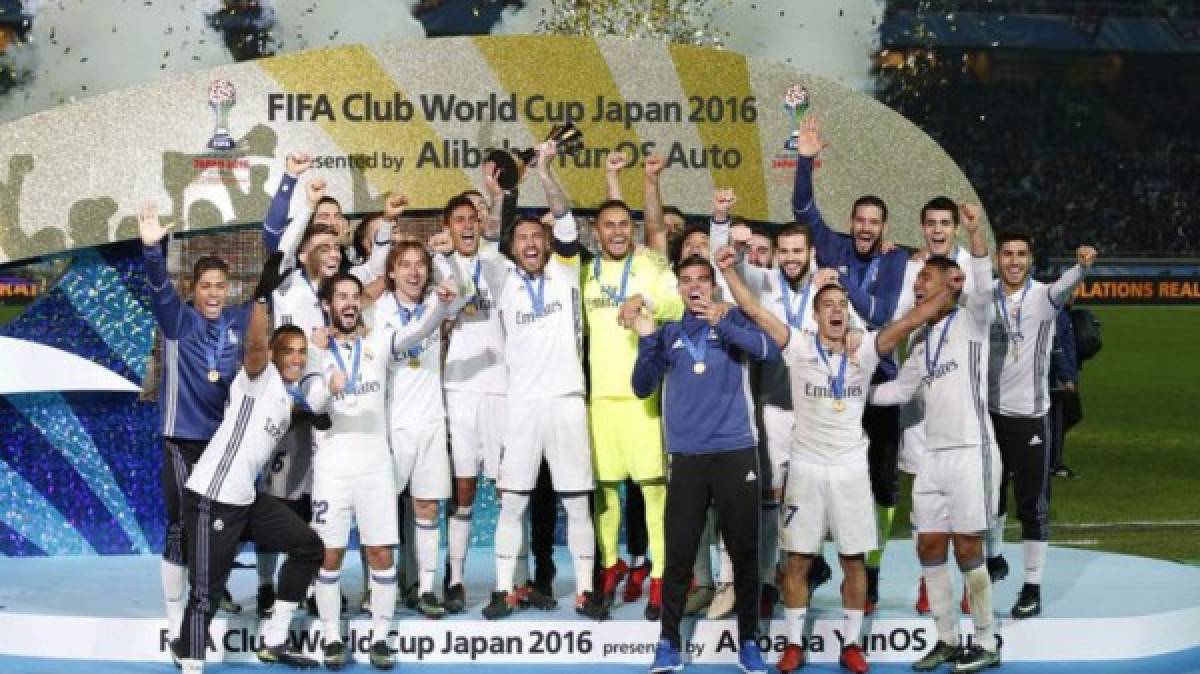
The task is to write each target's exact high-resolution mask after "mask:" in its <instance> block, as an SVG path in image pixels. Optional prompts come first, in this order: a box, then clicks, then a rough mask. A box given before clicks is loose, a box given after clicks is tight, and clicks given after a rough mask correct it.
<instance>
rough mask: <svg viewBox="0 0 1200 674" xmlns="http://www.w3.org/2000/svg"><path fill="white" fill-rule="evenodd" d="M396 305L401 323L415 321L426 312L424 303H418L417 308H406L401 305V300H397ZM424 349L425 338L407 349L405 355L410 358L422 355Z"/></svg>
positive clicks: (406, 323)
mask: <svg viewBox="0 0 1200 674" xmlns="http://www.w3.org/2000/svg"><path fill="white" fill-rule="evenodd" d="M396 305H397V308H398V309H399V311H397V312H396V315H397V316H399V317H400V324H401V325H408V324H409V323H411V322H413V321H414V320H419V319H420V318H421V315H422V314H424V313H425V305H424V304H418V305H417V308H416V309H406V308H404V307H402V306H400V303H399V302H397V303H396ZM424 350H425V346H424V340H422V341H421V343H420V344H418V345H416V346H414V347H413V348H411V349H409V350H408V351H405V352H404V355H405V356H406V357H408V358H416V357H418V356H420V355H421V352H422V351H424Z"/></svg>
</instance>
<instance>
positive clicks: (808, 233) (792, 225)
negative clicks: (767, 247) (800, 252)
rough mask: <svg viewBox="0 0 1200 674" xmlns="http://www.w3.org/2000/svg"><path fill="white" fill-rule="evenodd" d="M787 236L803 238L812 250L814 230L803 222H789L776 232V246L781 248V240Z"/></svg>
mask: <svg viewBox="0 0 1200 674" xmlns="http://www.w3.org/2000/svg"><path fill="white" fill-rule="evenodd" d="M785 236H803V237H804V243H806V244H808V247H809V248H812V245H813V243H812V230H811V229H809V227H808V225H806V224H804V223H803V222H789V223H788V224H786V225H784V226H783V227H781V228H780V229H779V230H778V231H776V232H775V245H776V247H778V246H779V239H780V238H782V237H785Z"/></svg>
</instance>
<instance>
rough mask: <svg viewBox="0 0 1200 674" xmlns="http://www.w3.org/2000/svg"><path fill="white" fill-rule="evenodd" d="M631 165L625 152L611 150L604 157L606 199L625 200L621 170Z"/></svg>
mask: <svg viewBox="0 0 1200 674" xmlns="http://www.w3.org/2000/svg"><path fill="white" fill-rule="evenodd" d="M628 165H629V159H628V158H627V157H626V156H625V153H624V152H609V153H608V155H607V156H606V157H605V158H604V184H605V187H606V189H605V193H604V196H605V198H606V199H616V200H618V201H623V199H622V197H621V170H622V169H624V168H625V167H626V166H628Z"/></svg>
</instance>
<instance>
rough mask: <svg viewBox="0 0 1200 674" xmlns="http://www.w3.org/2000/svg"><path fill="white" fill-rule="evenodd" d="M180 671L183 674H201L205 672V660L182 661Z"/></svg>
mask: <svg viewBox="0 0 1200 674" xmlns="http://www.w3.org/2000/svg"><path fill="white" fill-rule="evenodd" d="M179 669H180V670H181V671H182V672H183V674H200V673H201V672H203V671H204V661H203V660H180V661H179Z"/></svg>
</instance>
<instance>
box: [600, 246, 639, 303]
mask: <svg viewBox="0 0 1200 674" xmlns="http://www.w3.org/2000/svg"><path fill="white" fill-rule="evenodd" d="M632 269H633V253H630V254H628V255H626V256H625V267H624V268H623V269H622V270H621V289H620V291H618V292H617V293H613V291H611V290H609V289H608V288H606V287H604V284H603V283H601V281H600V256H596V259H595V261H594V262H593V263H592V277H593V278H595V279H596V285H598V286H600V292H602V293H604V294H605V295H608V299H610V300H612V301H613V304H616V305H617V306H621V305H622V304H624V303H625V296H626V295H627V294H628V292H629V272H630V270H632Z"/></svg>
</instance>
